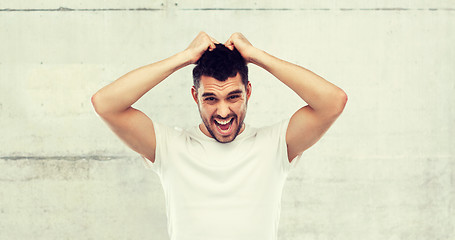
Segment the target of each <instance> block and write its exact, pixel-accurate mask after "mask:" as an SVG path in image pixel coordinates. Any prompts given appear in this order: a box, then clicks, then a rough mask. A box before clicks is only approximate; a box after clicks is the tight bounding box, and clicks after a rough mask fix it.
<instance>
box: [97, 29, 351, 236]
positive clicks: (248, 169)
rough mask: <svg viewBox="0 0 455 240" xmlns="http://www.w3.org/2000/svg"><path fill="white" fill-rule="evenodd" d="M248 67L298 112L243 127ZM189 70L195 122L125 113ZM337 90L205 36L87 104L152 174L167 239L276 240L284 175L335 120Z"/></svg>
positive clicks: (239, 45) (235, 37)
mask: <svg viewBox="0 0 455 240" xmlns="http://www.w3.org/2000/svg"><path fill="white" fill-rule="evenodd" d="M248 63H253V64H256V65H258V66H260V67H262V68H264V69H265V70H267V71H268V72H270V73H271V74H273V75H274V76H275V77H276V78H277V79H278V80H280V81H281V82H283V83H284V84H286V85H287V86H288V87H289V88H291V89H292V90H293V91H294V92H295V93H297V94H298V95H299V96H300V97H301V98H302V99H303V100H304V101H305V102H306V103H308V105H307V106H304V107H302V108H300V109H299V110H297V111H296V112H295V113H294V114H293V115H292V116H286V117H287V118H286V120H284V121H282V122H279V123H277V124H274V125H272V126H269V127H264V128H254V127H252V126H249V125H248V124H245V123H244V122H243V120H244V118H245V115H246V111H247V103H248V99H249V98H250V95H251V83H250V82H249V81H248V68H247V64H248ZM190 64H196V67H195V68H194V69H193V83H194V86H193V87H192V89H191V93H192V96H193V99H194V101H195V102H196V104H197V106H198V109H199V113H200V115H201V119H202V123H201V124H199V125H198V126H195V127H193V128H190V129H187V130H178V129H175V128H172V127H168V126H165V125H162V124H159V123H156V122H154V121H152V120H151V119H150V118H148V117H147V116H146V115H145V114H144V113H142V112H141V111H139V110H137V109H135V108H133V107H131V105H132V104H134V103H135V102H136V101H137V100H138V99H139V98H141V97H142V96H143V95H144V94H145V93H147V92H148V91H149V90H150V89H152V88H153V87H155V86H156V85H157V84H158V83H160V82H161V81H163V80H164V79H166V78H167V77H168V76H169V75H170V74H172V73H173V72H175V71H177V70H178V69H180V68H182V67H185V66H188V65H190ZM346 101H347V96H346V94H345V93H344V91H343V90H341V89H340V88H338V87H337V86H335V85H333V84H331V83H330V82H328V81H326V80H324V79H323V78H321V77H319V76H318V75H316V74H314V73H312V72H311V71H309V70H307V69H305V68H303V67H300V66H297V65H294V64H292V63H289V62H286V61H284V60H281V59H278V58H276V57H274V56H272V55H270V54H268V53H266V52H264V51H262V50H260V49H258V48H256V47H254V46H253V45H252V44H251V43H250V42H249V41H248V40H247V39H246V38H245V37H244V36H243V35H242V34H241V33H234V34H232V36H231V37H230V38H229V39H228V40H227V41H226V42H225V43H224V44H220V43H218V42H217V41H216V40H215V39H213V38H212V37H210V36H209V35H207V34H206V33H204V32H201V33H199V34H198V36H197V37H196V38H195V39H194V40H193V41H192V42H191V44H190V45H189V46H188V48H187V49H185V50H184V51H182V52H179V53H177V54H175V55H174V56H172V57H169V58H167V59H165V60H162V61H159V62H156V63H153V64H150V65H146V66H143V67H140V68H138V69H136V70H133V71H131V72H129V73H127V74H126V75H124V76H122V77H120V78H119V79H118V80H116V81H114V82H113V83H111V84H109V85H107V86H106V87H104V88H102V89H101V90H99V91H98V92H97V93H95V94H94V95H93V97H92V103H93V106H94V108H95V110H96V112H97V113H98V114H99V116H101V118H102V119H103V120H104V121H105V122H106V123H107V124H108V125H109V127H110V128H111V129H112V130H113V131H114V132H115V133H116V134H117V135H118V136H119V137H120V138H121V139H122V140H123V141H124V142H125V143H126V144H127V145H128V146H129V147H131V148H132V149H133V150H134V151H136V152H137V153H139V154H140V155H141V156H142V157H143V158H144V161H145V162H146V163H147V165H148V167H150V168H151V169H152V170H153V171H154V172H156V173H157V174H158V176H159V177H160V179H161V183H162V185H163V189H164V194H165V198H166V210H167V217H168V232H169V235H170V239H171V240H276V239H277V231H278V222H279V217H280V209H281V194H282V189H283V185H284V183H285V180H286V177H287V175H288V173H289V171H290V170H291V169H292V168H293V167H294V166H295V165H296V162H298V159H299V157H300V156H301V154H302V152H303V151H305V150H306V149H308V148H309V147H311V146H312V145H313V144H314V143H316V141H318V140H319V139H320V138H321V136H322V135H323V134H324V133H325V132H326V131H327V129H328V128H329V127H330V126H331V125H332V124H333V122H334V121H335V120H336V119H337V117H338V116H339V115H340V114H341V112H342V111H343V109H344V106H345V104H346Z"/></svg>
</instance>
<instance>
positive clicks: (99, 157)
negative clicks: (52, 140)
mask: <svg viewBox="0 0 455 240" xmlns="http://www.w3.org/2000/svg"><path fill="white" fill-rule="evenodd" d="M124 158H131V156H104V155H81V156H1V157H0V160H6V161H20V160H65V161H79V160H94V161H109V160H116V159H124Z"/></svg>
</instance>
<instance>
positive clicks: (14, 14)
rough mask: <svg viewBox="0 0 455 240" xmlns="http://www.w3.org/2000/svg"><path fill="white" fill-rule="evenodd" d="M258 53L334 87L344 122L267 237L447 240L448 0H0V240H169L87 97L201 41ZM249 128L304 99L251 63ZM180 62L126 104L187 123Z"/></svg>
mask: <svg viewBox="0 0 455 240" xmlns="http://www.w3.org/2000/svg"><path fill="white" fill-rule="evenodd" d="M201 30H203V31H206V32H208V33H209V34H210V35H212V36H214V37H215V38H217V39H218V40H219V41H224V40H226V39H227V38H228V37H229V36H230V34H231V33H233V32H236V31H238V32H242V33H244V35H245V36H246V37H247V38H248V39H249V40H250V41H251V42H252V43H253V44H254V45H255V46H257V47H259V48H261V49H264V50H266V51H268V52H269V53H271V54H274V55H276V56H278V57H280V58H283V59H286V60H288V61H291V62H294V63H297V64H300V65H302V66H304V67H307V68H309V69H311V70H313V71H314V72H316V73H318V74H320V75H321V76H323V77H325V78H326V79H328V80H329V81H331V82H333V83H334V84H336V85H338V86H340V87H341V88H343V89H344V90H345V91H346V92H347V93H348V96H349V101H348V105H347V107H346V109H345V112H344V113H343V115H342V116H341V117H340V118H339V120H338V121H337V122H336V123H335V125H334V126H333V127H332V128H331V129H330V130H329V131H328V132H327V134H326V135H325V136H324V137H323V139H322V140H321V141H320V142H319V143H317V144H316V145H315V146H314V147H313V148H311V149H310V150H308V151H307V152H305V153H304V159H303V161H301V162H300V163H299V166H298V168H297V169H296V170H295V171H293V172H292V173H291V175H290V176H289V179H288V182H287V185H286V187H285V190H284V193H283V208H282V216H281V223H280V229H279V235H280V239H286V240H294V239H295V240H297V239H305V240H312V239H318V240H322V239H337V240H352V239H365V240H384V239H387V240H398V239H402V240H417V239H419V240H420V239H422V240H423V239H440V240H451V239H455V217H454V216H455V150H454V146H455V141H454V136H455V129H454V127H453V126H454V124H455V111H454V107H455V104H454V103H455V97H454V96H455V91H454V90H455V44H454V42H455V3H454V2H453V1H405V0H400V1H368V2H364V1H342V2H336V3H332V2H331V1H291V0H289V1H271V0H270V1H263V2H260V1H240V0H236V1H229V2H228V1H206V2H203V1H195V0H192V1H152V0H148V1H146V0H134V1H118V0H116V1H87V0H79V1H68V0H64V1H55V0H48V1H29V0H27V1H26V0H21V1H6V0H1V2H0V133H1V138H0V239H46V240H48V239H164V240H165V239H168V237H167V232H166V216H165V211H164V207H165V206H164V198H163V193H162V189H161V186H160V183H159V179H158V177H157V176H155V174H154V173H153V172H151V171H148V170H146V169H145V168H143V165H142V164H143V163H142V160H141V159H140V158H139V157H138V155H137V154H135V153H134V152H132V151H131V150H129V149H128V148H127V147H126V146H124V145H123V143H122V142H121V141H120V140H119V139H117V138H116V136H115V135H114V134H113V133H111V132H110V130H109V129H108V127H107V126H106V125H105V124H104V123H103V122H102V120H100V119H99V118H98V117H97V115H96V114H95V113H94V111H93V108H92V106H91V103H90V97H91V95H92V94H93V93H94V92H96V91H97V90H98V89H99V88H101V87H103V86H104V85H106V84H108V83H110V82H111V81H113V80H115V79H116V78H118V77H120V76H121V75H123V74H125V73H126V72H128V71H130V70H132V69H134V68H137V67H139V66H142V65H145V64H148V63H151V62H154V61H157V60H161V59H163V58H166V57H168V56H170V55H172V54H174V53H177V52H178V51H181V50H183V49H185V48H186V47H187V45H188V44H189V43H190V42H191V40H192V39H193V38H194V37H195V36H196V34H197V33H198V32H199V31H201ZM250 71H251V81H252V84H253V96H252V98H251V101H250V103H249V112H248V116H247V119H246V121H247V122H249V123H250V124H252V125H257V126H263V125H267V124H271V123H274V122H276V121H279V120H281V119H283V118H286V117H288V116H290V114H292V113H293V112H294V111H295V110H296V109H298V108H299V107H300V106H301V105H302V104H304V103H303V102H302V101H301V100H300V99H299V98H298V97H297V96H296V95H295V94H294V93H292V91H291V90H289V89H287V88H286V87H285V86H283V85H282V84H281V83H280V82H279V81H277V80H276V79H274V78H273V77H272V76H271V75H269V74H268V73H266V72H265V71H264V70H262V69H260V68H258V67H256V66H253V65H250ZM190 73H191V67H188V68H185V69H182V70H180V71H179V72H177V73H175V74H174V75H172V76H171V77H170V78H169V79H168V80H166V81H165V82H163V83H162V84H160V85H159V86H157V87H156V88H155V89H153V90H152V91H151V92H150V93H149V94H147V95H146V96H144V97H143V98H142V99H141V100H140V101H139V102H137V104H135V107H137V108H139V109H141V110H142V111H144V112H145V113H146V114H148V115H149V116H150V117H151V118H153V119H154V120H155V121H158V122H162V123H167V124H170V125H176V126H180V127H188V126H192V125H194V124H197V123H198V121H199V115H198V112H197V108H196V105H195V104H194V103H193V102H192V101H191V98H190V94H189V93H190V91H189V89H190V86H191V75H190Z"/></svg>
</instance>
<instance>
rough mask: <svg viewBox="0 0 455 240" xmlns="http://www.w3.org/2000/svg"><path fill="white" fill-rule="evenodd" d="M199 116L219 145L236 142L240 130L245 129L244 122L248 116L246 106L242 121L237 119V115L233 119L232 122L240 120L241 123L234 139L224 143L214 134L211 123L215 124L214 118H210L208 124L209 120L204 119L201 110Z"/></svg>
mask: <svg viewBox="0 0 455 240" xmlns="http://www.w3.org/2000/svg"><path fill="white" fill-rule="evenodd" d="M198 108H199V107H198ZM199 115H200V116H201V119H202V122H203V123H204V125H205V128H206V129H207V131H208V132H209V133H210V135H211V136H212V138H213V139H215V140H216V141H217V142H219V143H230V142H232V141H234V139H235V138H236V137H237V135H239V132H240V130H241V129H242V127H243V120H244V119H245V115H246V106H245V114H243V117H242V119H240V120H239V118H238V117H237V115H236V114H234V115H233V116H232V117H233V118H234V119H233V120H232V121H237V120H238V121H239V122H238V125H237V129H236V130H235V133H234V137H233V138H232V139H231V140H229V141H222V140H221V139H218V138H217V137H216V135H215V134H214V132H213V130H212V127H211V126H212V125H211V123H213V122H214V120H215V119H214V117H213V116H211V117H210V122H207V120H206V119H205V118H203V117H202V114H201V109H199Z"/></svg>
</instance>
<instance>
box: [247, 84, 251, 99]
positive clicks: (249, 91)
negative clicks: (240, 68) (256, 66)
mask: <svg viewBox="0 0 455 240" xmlns="http://www.w3.org/2000/svg"><path fill="white" fill-rule="evenodd" d="M251 90H252V87H251V82H250V81H248V84H247V85H246V99H247V100H250V96H251Z"/></svg>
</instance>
